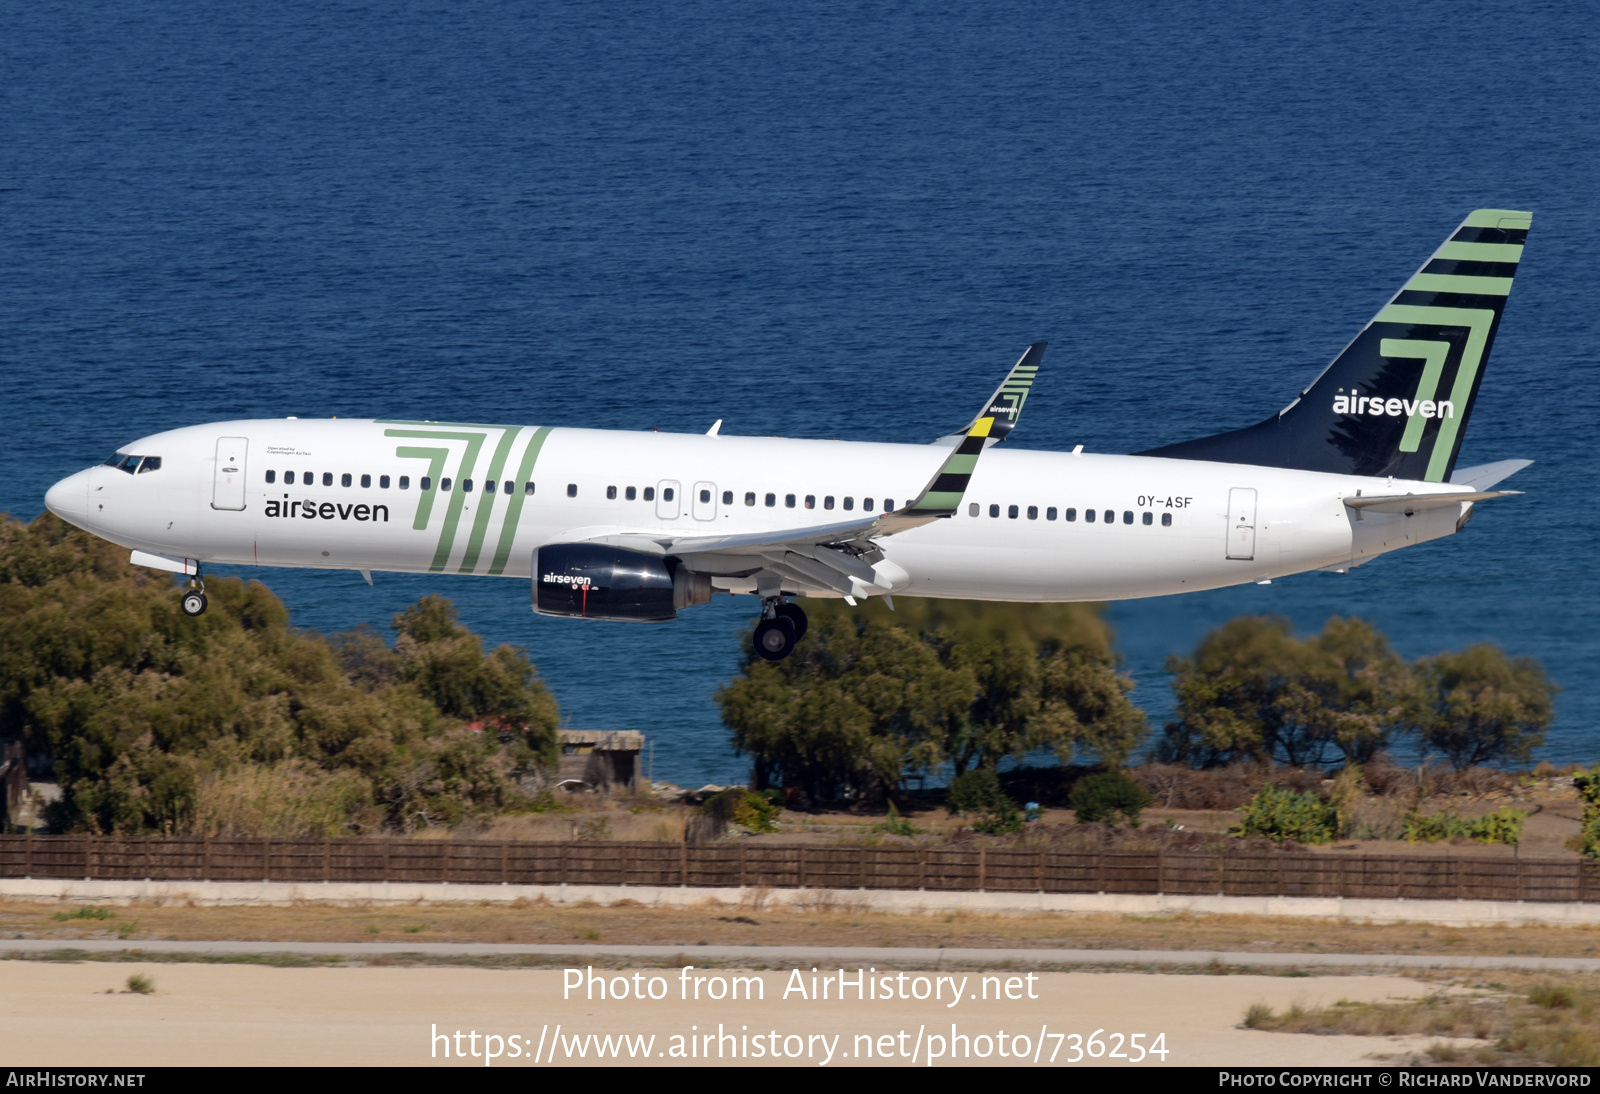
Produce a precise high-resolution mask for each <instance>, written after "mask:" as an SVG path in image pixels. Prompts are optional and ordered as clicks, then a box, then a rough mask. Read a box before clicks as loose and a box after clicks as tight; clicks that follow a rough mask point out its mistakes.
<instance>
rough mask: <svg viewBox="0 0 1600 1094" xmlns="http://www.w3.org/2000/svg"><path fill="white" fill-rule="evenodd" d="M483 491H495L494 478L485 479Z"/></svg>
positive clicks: (487, 492) (490, 492) (486, 492)
mask: <svg viewBox="0 0 1600 1094" xmlns="http://www.w3.org/2000/svg"><path fill="white" fill-rule="evenodd" d="M483 492H484V493H485V494H492V493H494V480H493V479H484V480H483Z"/></svg>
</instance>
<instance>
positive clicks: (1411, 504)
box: [1344, 490, 1522, 517]
mask: <svg viewBox="0 0 1600 1094" xmlns="http://www.w3.org/2000/svg"><path fill="white" fill-rule="evenodd" d="M1520 493H1522V491H1521V490H1486V491H1480V492H1478V493H1472V494H1465V493H1463V494H1373V495H1370V496H1368V497H1360V498H1345V499H1344V503H1345V505H1347V506H1349V507H1350V508H1351V509H1359V510H1361V511H1363V512H1367V513H1404V514H1405V515H1406V516H1408V517H1409V516H1410V515H1411V514H1412V513H1421V512H1423V511H1425V510H1428V509H1449V508H1451V507H1453V506H1456V505H1460V504H1461V503H1462V502H1464V501H1488V500H1490V499H1491V498H1505V497H1510V496H1511V495H1513V494H1520Z"/></svg>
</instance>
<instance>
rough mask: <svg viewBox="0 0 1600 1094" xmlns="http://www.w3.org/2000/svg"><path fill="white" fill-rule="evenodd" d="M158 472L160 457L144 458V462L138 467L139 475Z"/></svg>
mask: <svg viewBox="0 0 1600 1094" xmlns="http://www.w3.org/2000/svg"><path fill="white" fill-rule="evenodd" d="M160 470H161V457H160V456H146V457H145V458H144V462H143V463H141V464H140V465H139V474H141V475H142V474H144V473H145V472H146V471H160Z"/></svg>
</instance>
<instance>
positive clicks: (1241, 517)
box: [1228, 486, 1256, 560]
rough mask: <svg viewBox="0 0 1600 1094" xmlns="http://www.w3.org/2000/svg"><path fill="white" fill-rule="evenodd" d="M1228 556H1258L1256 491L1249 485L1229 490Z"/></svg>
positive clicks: (1246, 557) (1246, 558) (1248, 557)
mask: <svg viewBox="0 0 1600 1094" xmlns="http://www.w3.org/2000/svg"><path fill="white" fill-rule="evenodd" d="M1228 557H1229V558H1237V559H1243V560H1248V559H1252V558H1255V557H1256V492H1255V491H1254V490H1252V489H1250V488H1249V487H1245V486H1236V487H1234V488H1233V489H1232V490H1229V491H1228Z"/></svg>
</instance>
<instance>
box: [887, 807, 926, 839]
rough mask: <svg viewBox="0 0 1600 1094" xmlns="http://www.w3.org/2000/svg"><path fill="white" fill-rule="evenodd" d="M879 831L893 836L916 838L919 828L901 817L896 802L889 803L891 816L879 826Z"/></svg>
mask: <svg viewBox="0 0 1600 1094" xmlns="http://www.w3.org/2000/svg"><path fill="white" fill-rule="evenodd" d="M878 831H880V832H887V833H888V834H889V835H891V836H914V835H916V834H917V826H916V825H914V824H912V823H911V822H910V821H908V820H906V819H905V818H904V817H902V816H901V815H900V810H898V809H896V808H895V807H894V802H890V803H889V815H888V816H887V817H885V818H884V821H883V823H882V824H880V825H878Z"/></svg>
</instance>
